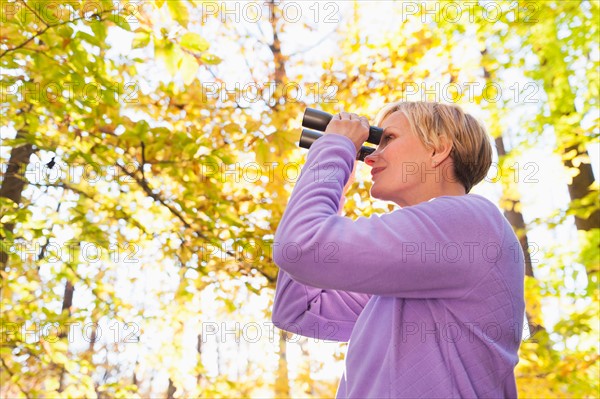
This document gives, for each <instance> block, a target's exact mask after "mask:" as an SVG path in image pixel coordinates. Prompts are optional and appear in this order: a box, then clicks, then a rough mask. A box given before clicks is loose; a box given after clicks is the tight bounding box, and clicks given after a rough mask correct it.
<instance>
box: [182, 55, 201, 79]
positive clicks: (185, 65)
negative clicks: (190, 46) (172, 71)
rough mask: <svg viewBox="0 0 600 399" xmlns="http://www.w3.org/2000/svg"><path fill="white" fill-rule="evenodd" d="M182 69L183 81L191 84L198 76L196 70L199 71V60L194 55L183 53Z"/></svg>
mask: <svg viewBox="0 0 600 399" xmlns="http://www.w3.org/2000/svg"><path fill="white" fill-rule="evenodd" d="M180 71H181V77H182V78H183V83H185V84H186V85H189V84H190V83H192V82H193V81H194V79H195V78H196V72H198V62H197V61H196V59H195V58H194V56H192V55H190V54H186V53H183V57H182V59H181V67H180Z"/></svg>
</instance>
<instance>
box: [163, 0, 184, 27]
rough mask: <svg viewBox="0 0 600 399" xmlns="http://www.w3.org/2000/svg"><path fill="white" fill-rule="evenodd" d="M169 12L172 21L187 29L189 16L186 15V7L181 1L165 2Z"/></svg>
mask: <svg viewBox="0 0 600 399" xmlns="http://www.w3.org/2000/svg"><path fill="white" fill-rule="evenodd" d="M167 6H168V7H169V12H170V13H171V15H172V16H173V19H174V20H175V21H177V22H179V23H180V24H181V25H182V26H184V27H187V26H188V23H189V20H190V16H189V14H188V9H187V6H186V5H185V2H183V1H167Z"/></svg>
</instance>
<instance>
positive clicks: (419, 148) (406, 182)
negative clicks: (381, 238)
mask: <svg viewBox="0 0 600 399" xmlns="http://www.w3.org/2000/svg"><path fill="white" fill-rule="evenodd" d="M381 127H382V128H383V135H382V136H381V141H380V143H379V145H378V146H377V150H376V151H375V152H374V153H372V154H371V155H369V156H368V157H366V158H365V162H366V163H367V164H368V165H369V166H371V167H372V169H371V175H372V179H373V185H372V187H371V196H372V197H373V198H377V199H380V200H384V201H393V202H395V203H396V204H398V205H400V206H409V205H414V204H416V203H418V202H420V201H421V200H422V198H424V196H425V195H426V194H427V190H428V188H427V187H428V184H425V183H426V180H427V182H431V180H436V173H437V172H438V171H436V169H434V168H432V167H431V162H432V161H431V156H432V154H433V153H434V150H433V149H431V150H429V149H427V148H426V147H425V146H424V145H423V143H421V140H420V139H419V138H418V137H417V135H416V134H415V133H414V132H413V131H412V129H411V128H410V124H409V122H408V119H407V118H406V116H404V114H403V113H401V112H399V111H396V112H394V113H392V114H390V115H388V116H387V117H386V118H385V119H384V121H383V123H382V124H381Z"/></svg>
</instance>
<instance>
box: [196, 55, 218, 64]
mask: <svg viewBox="0 0 600 399" xmlns="http://www.w3.org/2000/svg"><path fill="white" fill-rule="evenodd" d="M200 60H201V61H202V62H203V63H205V64H209V65H217V64H219V63H221V59H220V58H219V57H217V56H216V55H214V54H202V55H201V56H200Z"/></svg>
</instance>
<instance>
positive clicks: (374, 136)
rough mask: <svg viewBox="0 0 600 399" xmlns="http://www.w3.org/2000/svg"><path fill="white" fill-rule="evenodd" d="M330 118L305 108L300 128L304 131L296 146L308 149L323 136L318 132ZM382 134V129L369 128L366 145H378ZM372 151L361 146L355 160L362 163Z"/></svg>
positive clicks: (324, 127)
mask: <svg viewBox="0 0 600 399" xmlns="http://www.w3.org/2000/svg"><path fill="white" fill-rule="evenodd" d="M331 118H333V115H331V114H328V113H327V112H324V111H319V110H318V109H314V108H306V111H304V117H303V118H302V126H303V127H304V128H305V129H302V135H301V136H300V142H299V143H298V145H299V146H300V147H302V148H307V149H308V148H310V146H311V145H312V143H314V142H315V140H317V139H318V138H319V137H322V136H323V134H322V133H319V132H318V131H321V132H324V131H325V129H326V128H327V125H328V124H329V121H331ZM311 129H315V130H311ZM316 130H318V131H316ZM382 134H383V129H382V128H380V127H375V126H371V127H369V138H367V143H371V144H379V141H380V140H381V135H382ZM374 151H375V148H373V147H367V146H362V147H361V148H360V151H358V154H356V159H357V160H359V161H363V162H364V161H365V157H366V156H367V155H369V154H371V153H372V152H374Z"/></svg>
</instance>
